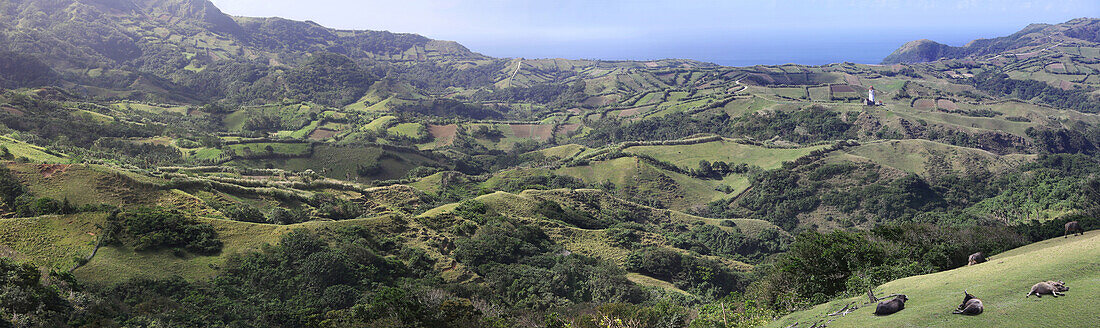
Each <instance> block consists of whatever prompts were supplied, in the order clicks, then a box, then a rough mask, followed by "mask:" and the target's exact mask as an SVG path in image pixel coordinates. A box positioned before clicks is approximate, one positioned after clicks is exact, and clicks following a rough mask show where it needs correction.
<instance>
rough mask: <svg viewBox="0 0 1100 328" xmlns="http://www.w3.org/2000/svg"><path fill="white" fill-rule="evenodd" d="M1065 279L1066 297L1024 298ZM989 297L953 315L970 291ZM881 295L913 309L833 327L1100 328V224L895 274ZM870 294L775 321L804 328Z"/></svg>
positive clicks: (853, 318) (855, 317) (845, 320)
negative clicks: (948, 265)
mask: <svg viewBox="0 0 1100 328" xmlns="http://www.w3.org/2000/svg"><path fill="white" fill-rule="evenodd" d="M1044 280H1062V281H1065V283H1066V286H1068V287H1069V288H1070V291H1069V292H1066V296H1065V297H1058V298H1053V297H1049V296H1046V297H1043V298H1035V297H1031V298H1024V295H1025V294H1026V293H1027V292H1028V291H1029V290H1030V288H1031V286H1032V285H1033V284H1035V283H1036V282H1039V281H1044ZM964 289H968V290H969V291H970V293H971V294H974V295H975V296H977V297H978V298H981V299H982V301H983V302H984V303H985V313H983V314H981V315H978V316H974V317H969V316H962V315H955V314H951V311H953V310H954V309H955V307H957V306H958V305H959V304H960V303H961V302H962V291H963V290H964ZM875 291H876V294H877V295H887V294H894V293H900V294H905V295H907V296H908V297H909V301H908V302H906V303H905V310H902V311H901V312H898V313H896V314H893V315H890V316H884V317H877V316H874V315H872V313H874V306H873V305H868V306H864V307H862V308H860V309H858V310H856V311H855V312H852V313H850V314H848V315H846V316H843V317H840V316H836V317H829V318H831V319H834V320H835V321H833V322H831V323H829V324H828V326H829V327H1095V326H1096V324H1097V323H1100V310H1097V308H1096V300H1098V299H1100V230H1094V231H1091V232H1088V233H1086V234H1085V235H1084V236H1077V237H1070V238H1054V239H1050V240H1046V241H1042V242H1038V243H1035V244H1031V245H1027V246H1024V247H1020V248H1017V249H1014V250H1010V251H1007V252H1004V253H1001V254H997V255H994V256H992V257H991V258H990V259H989V262H986V263H982V264H978V265H974V266H969V267H963V268H959V269H955V270H950V271H944V272H939V273H933V274H928V275H922V276H915V277H909V278H904V279H899V280H895V281H892V282H889V283H886V284H884V285H882V286H879V287H878V288H876V289H875ZM852 301H859V302H860V303H861V304H862V303H864V302H866V301H867V296H858V297H853V298H846V299H841V300H837V301H833V302H829V303H826V304H822V305H818V306H816V307H813V308H811V309H809V310H805V311H800V312H795V313H792V314H790V315H788V316H786V317H783V318H781V319H779V320H777V321H775V322H772V323H771V324H770V325H769V327H788V326H790V325H792V324H794V323H800V324H799V327H809V326H810V325H811V324H813V323H815V322H817V321H819V320H822V319H824V318H825V314H826V313H833V312H836V311H837V310H839V309H840V308H842V307H844V305H846V304H848V303H850V302H852Z"/></svg>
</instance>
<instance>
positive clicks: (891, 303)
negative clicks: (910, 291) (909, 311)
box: [875, 295, 909, 315]
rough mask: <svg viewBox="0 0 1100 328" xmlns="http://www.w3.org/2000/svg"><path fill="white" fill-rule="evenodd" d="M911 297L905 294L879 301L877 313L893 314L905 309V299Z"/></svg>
mask: <svg viewBox="0 0 1100 328" xmlns="http://www.w3.org/2000/svg"><path fill="white" fill-rule="evenodd" d="M908 300H909V298H908V297H905V295H898V296H897V297H894V299H891V300H885V301H881V302H878V307H876V308H875V315H891V314H894V313H897V312H898V311H901V310H903V309H905V301H908Z"/></svg>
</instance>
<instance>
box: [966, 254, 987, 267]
mask: <svg viewBox="0 0 1100 328" xmlns="http://www.w3.org/2000/svg"><path fill="white" fill-rule="evenodd" d="M982 262H985V254H982V252H977V253H974V254H970V258H969V259H968V261H967V262H966V265H975V264H978V263H982Z"/></svg>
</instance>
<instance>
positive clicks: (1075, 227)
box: [1062, 221, 1085, 238]
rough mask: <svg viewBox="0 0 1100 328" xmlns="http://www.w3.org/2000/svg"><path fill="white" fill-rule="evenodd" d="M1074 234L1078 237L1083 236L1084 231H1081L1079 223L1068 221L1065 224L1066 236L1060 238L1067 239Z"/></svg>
mask: <svg viewBox="0 0 1100 328" xmlns="http://www.w3.org/2000/svg"><path fill="white" fill-rule="evenodd" d="M1075 233H1076V234H1078V235H1084V234H1085V229H1081V222H1077V221H1069V222H1068V223H1066V235H1065V236H1062V238H1066V237H1069V235H1071V234H1075Z"/></svg>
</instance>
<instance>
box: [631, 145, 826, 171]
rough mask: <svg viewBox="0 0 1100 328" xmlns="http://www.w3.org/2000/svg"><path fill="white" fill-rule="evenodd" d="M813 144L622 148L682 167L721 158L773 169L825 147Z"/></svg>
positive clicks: (720, 159) (736, 162)
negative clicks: (775, 146)
mask: <svg viewBox="0 0 1100 328" xmlns="http://www.w3.org/2000/svg"><path fill="white" fill-rule="evenodd" d="M825 147H826V146H815V147H806V148H790V149H788V148H765V147H760V146H753V145H745V144H741V143H737V142H734V141H732V140H721V141H714V142H706V143H699V144H693V145H677V146H636V147H630V148H626V149H625V150H624V151H626V152H630V153H636V154H641V155H649V156H651V157H653V158H656V159H658V160H662V161H667V162H670V163H672V164H674V165H676V166H679V167H682V168H695V167H698V165H699V161H701V160H706V161H710V162H714V161H724V162H727V163H730V164H741V163H744V164H749V165H756V166H760V167H762V168H765V169H774V168H777V167H779V166H780V165H782V164H783V162H786V161H792V160H795V159H797V158H799V157H802V156H805V155H807V154H809V153H810V152H811V151H814V150H817V149H822V148H825Z"/></svg>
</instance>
